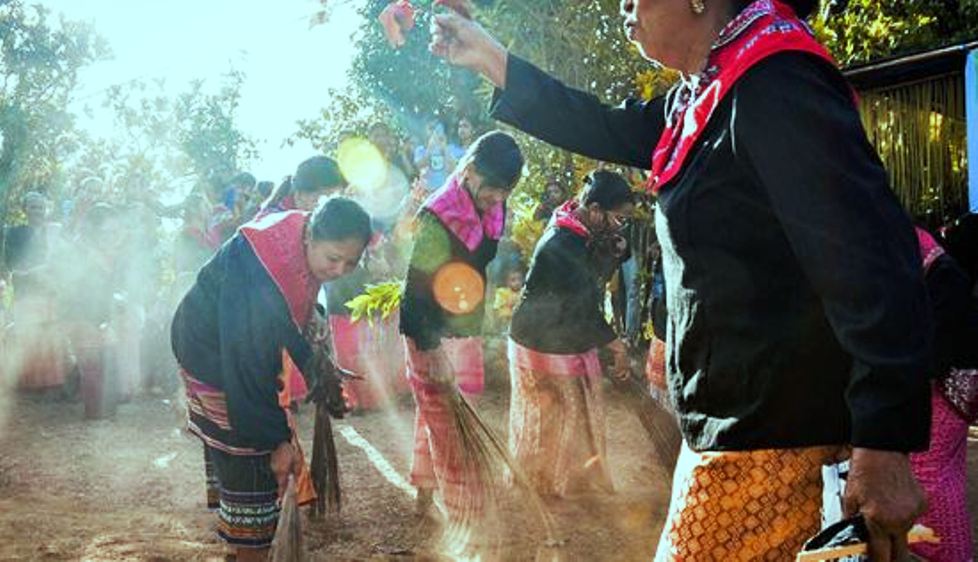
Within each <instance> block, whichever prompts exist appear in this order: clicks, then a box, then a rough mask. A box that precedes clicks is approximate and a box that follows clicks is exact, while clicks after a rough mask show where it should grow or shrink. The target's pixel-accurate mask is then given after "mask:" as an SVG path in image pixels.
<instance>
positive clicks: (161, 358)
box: [0, 117, 563, 417]
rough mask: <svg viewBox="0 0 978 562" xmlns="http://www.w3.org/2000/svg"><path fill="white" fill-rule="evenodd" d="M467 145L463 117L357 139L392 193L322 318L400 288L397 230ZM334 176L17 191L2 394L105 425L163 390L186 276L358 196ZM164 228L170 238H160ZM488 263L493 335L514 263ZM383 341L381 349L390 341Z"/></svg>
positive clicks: (4, 282) (0, 240)
mask: <svg viewBox="0 0 978 562" xmlns="http://www.w3.org/2000/svg"><path fill="white" fill-rule="evenodd" d="M475 137H476V130H475V127H474V125H473V122H472V121H471V120H470V119H469V118H467V117H461V118H459V119H458V120H457V121H455V123H454V126H452V127H448V126H446V124H445V123H444V122H443V121H440V120H438V119H432V120H431V121H430V122H429V123H428V125H427V126H426V128H425V131H424V135H423V139H422V138H421V137H405V136H401V135H398V134H397V133H395V132H394V131H393V130H392V129H391V128H390V127H389V126H387V125H386V124H383V123H376V124H374V125H373V126H372V127H370V129H369V131H368V134H367V138H368V140H369V141H370V142H371V143H372V144H373V145H374V146H375V147H376V148H377V150H378V151H379V152H380V154H381V155H382V156H383V157H384V159H385V160H386V162H387V165H388V167H389V173H388V176H389V177H391V178H396V181H394V179H392V180H391V183H392V184H395V185H394V186H393V188H392V189H393V191H390V190H388V191H384V192H383V196H384V197H385V198H386V199H389V200H385V201H384V204H383V205H382V206H381V207H382V211H383V212H377V213H373V214H374V215H375V230H376V234H375V241H374V243H373V244H372V247H371V251H370V257H369V259H367V260H365V263H364V265H363V266H362V267H361V271H359V272H358V274H357V275H354V276H352V277H351V279H349V280H347V282H346V283H345V285H344V286H342V287H336V288H335V290H334V295H333V298H331V299H326V298H325V294H324V295H323V299H322V300H323V302H324V304H326V302H327V300H329V301H330V302H331V303H332V307H331V311H330V312H331V313H332V314H334V315H337V316H349V310H348V308H347V307H346V306H345V303H346V302H348V301H349V299H351V298H353V297H355V296H357V295H358V294H360V293H361V292H362V291H363V289H364V288H365V287H366V286H367V285H368V284H370V283H378V282H383V281H389V280H393V279H397V278H399V276H403V273H404V270H405V268H406V263H405V259H406V256H407V252H408V251H409V246H410V238H411V232H410V222H411V221H410V219H411V218H412V217H413V214H414V212H415V211H416V210H417V208H418V206H419V205H420V204H421V202H422V201H423V200H424V199H425V198H426V197H427V196H428V194H430V193H432V192H433V191H435V190H436V189H438V188H439V187H440V186H441V184H442V183H443V182H444V181H445V180H446V178H447V177H448V176H449V174H450V173H451V172H452V170H453V169H454V167H455V164H456V163H457V161H458V159H459V158H460V157H461V155H462V153H463V152H464V150H465V147H466V146H467V145H468V144H469V143H470V142H471V141H472V140H473V139H474V138H475ZM327 161H328V162H327ZM334 164H335V163H334V161H333V160H332V159H329V158H324V157H314V158H311V159H309V160H308V161H306V162H303V163H302V164H301V165H300V166H299V168H298V169H297V170H296V172H295V173H294V174H293V175H291V176H289V177H288V178H286V180H285V181H283V182H271V181H257V179H256V178H255V177H254V176H253V175H252V174H250V173H248V172H243V171H242V172H238V173H235V174H233V175H232V176H231V177H229V178H226V179H224V180H223V181H219V182H215V183H214V184H213V185H208V186H207V187H198V188H195V189H193V190H192V192H191V193H190V195H188V196H187V197H186V198H185V199H184V200H183V201H182V202H181V203H179V204H177V205H172V206H166V205H162V204H160V203H159V202H158V201H156V200H155V196H154V195H152V194H151V193H147V192H145V191H142V192H141V193H140V195H134V196H127V195H125V194H120V193H118V192H113V193H111V194H110V193H105V192H103V190H102V189H101V186H97V185H93V184H92V183H91V182H89V183H86V184H84V185H82V186H79V187H77V188H76V189H75V190H74V191H70V192H69V193H67V194H62V197H61V198H60V199H59V200H53V199H52V198H51V197H49V196H48V194H47V193H45V190H44V189H43V188H38V189H36V190H33V191H29V192H28V193H26V194H25V195H24V196H23V197H22V198H21V200H20V201H18V202H17V203H18V205H15V207H16V209H15V210H14V211H13V212H11V213H9V214H8V221H7V224H5V225H4V229H3V231H2V237H0V244H2V245H0V249H2V252H0V257H2V260H0V345H2V348H3V350H4V353H3V355H4V357H5V360H4V362H3V363H4V364H3V379H2V381H3V383H4V384H6V385H16V386H18V387H19V388H21V389H24V390H35V391H40V392H43V393H46V394H50V395H53V396H55V397H76V396H78V395H79V394H81V397H82V398H83V399H85V400H86V412H87V413H88V414H89V415H91V416H93V417H99V416H102V415H106V414H110V413H111V411H112V409H113V407H114V404H116V403H118V402H119V401H122V400H125V399H127V398H128V397H130V396H132V395H134V394H136V393H139V392H147V391H152V392H164V393H169V392H172V391H173V390H175V389H176V387H177V379H176V375H175V371H176V365H175V364H174V362H173V360H172V358H171V353H170V350H169V346H168V344H167V342H168V340H169V338H168V333H167V330H168V323H169V320H170V315H171V314H172V311H173V307H174V306H175V304H176V303H177V302H178V301H179V298H180V296H181V295H182V293H183V291H185V290H186V288H187V287H189V286H190V284H192V282H193V279H194V277H195V274H196V272H197V270H198V269H199V268H200V267H201V266H202V265H203V264H204V263H205V262H206V261H207V260H208V259H209V258H210V257H211V256H212V255H213V254H214V252H215V251H216V250H217V249H218V248H219V247H220V245H221V244H222V243H223V242H224V241H225V240H227V239H228V238H229V237H230V236H231V235H232V234H233V233H234V232H235V230H236V229H237V228H238V227H239V226H240V225H242V224H244V223H245V222H248V221H250V220H253V219H255V218H256V217H260V216H262V215H263V214H268V213H270V212H274V211H276V210H286V209H291V208H298V209H311V208H312V207H314V206H315V204H316V202H317V201H318V200H319V198H320V197H322V196H324V195H329V194H332V193H338V192H340V191H343V192H344V193H347V194H350V195H351V196H353V197H359V196H368V195H369V194H365V193H362V188H360V187H359V186H356V185H348V183H347V182H346V180H345V179H344V178H343V177H342V173H341V172H340V170H338V169H334V168H331V167H330V166H334ZM304 178H305V179H308V178H313V179H312V180H310V181H311V183H310V181H306V184H309V185H312V184H320V183H323V182H325V183H330V182H331V181H332V182H333V183H334V184H335V185H334V186H332V187H331V188H330V189H328V190H323V189H320V188H321V187H322V186H319V185H317V186H314V188H310V189H309V190H308V191H303V190H304V189H306V188H305V187H304V184H303V181H304ZM330 178H335V179H334V180H331V179H330ZM133 187H134V188H142V187H143V186H133ZM133 191H136V189H134V190H133ZM547 195H548V197H546V198H545V201H544V202H543V203H542V204H541V205H540V211H538V216H537V217H536V218H538V219H540V220H545V219H546V218H547V217H548V216H549V213H550V212H552V210H553V208H555V207H556V204H557V203H558V202H559V200H560V199H562V198H563V192H562V190H561V189H560V186H559V184H557V183H556V180H555V181H553V182H551V187H549V188H548V192H547ZM164 220H167V221H168V223H169V224H171V225H173V224H179V226H178V227H177V228H176V230H175V231H173V229H172V228H169V229H164V227H163V221H164ZM164 230H166V232H164ZM499 263H500V265H499V266H498V267H497V268H496V269H497V274H496V275H495V279H493V281H494V282H495V283H496V284H498V286H499V291H498V292H497V294H496V298H495V299H494V302H492V303H489V304H491V305H492V309H493V310H494V311H495V312H496V315H495V318H494V320H493V327H494V328H495V329H496V330H497V331H502V330H504V329H505V326H506V323H507V321H508V316H509V315H510V314H511V310H512V307H513V305H514V304H515V295H516V293H517V292H518V289H519V282H520V280H521V279H522V277H521V271H522V268H523V264H522V257H521V256H520V255H519V253H518V251H517V250H515V249H511V250H509V251H508V252H507V251H504V252H503V255H502V256H501V257H500V260H499ZM324 293H325V291H324ZM388 324H389V325H390V326H392V327H393V326H396V322H393V323H391V322H388ZM390 329H391V330H394V328H390ZM387 335H388V336H391V337H390V338H386V337H385V338H381V339H395V340H396V339H397V338H396V337H394V335H392V334H387ZM370 337H372V336H370ZM359 339H361V340H362V339H364V337H363V336H362V335H361V337H360V338H359ZM355 351H356V350H355ZM354 355H356V353H354Z"/></svg>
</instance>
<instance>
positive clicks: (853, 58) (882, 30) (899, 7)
mask: <svg viewBox="0 0 978 562" xmlns="http://www.w3.org/2000/svg"><path fill="white" fill-rule="evenodd" d="M812 25H813V27H814V29H815V31H816V33H817V34H818V36H819V38H820V39H821V40H822V41H823V42H824V43H825V45H826V46H827V47H828V48H829V50H830V51H832V54H833V55H834V56H835V57H836V59H837V60H838V61H839V62H840V63H841V64H843V65H849V64H854V63H860V62H867V61H870V60H873V59H877V58H881V57H886V56H889V55H893V54H900V53H905V52H908V51H915V50H924V49H931V48H935V47H939V46H941V45H946V44H950V43H954V42H957V41H962V40H967V39H975V38H978V1H976V0H960V1H959V0H911V1H907V0H846V1H844V2H842V3H840V4H837V3H836V2H833V1H823V4H822V10H821V11H820V12H819V14H818V15H817V16H816V17H814V18H813V21H812Z"/></svg>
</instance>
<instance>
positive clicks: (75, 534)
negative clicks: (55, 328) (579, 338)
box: [0, 384, 978, 561]
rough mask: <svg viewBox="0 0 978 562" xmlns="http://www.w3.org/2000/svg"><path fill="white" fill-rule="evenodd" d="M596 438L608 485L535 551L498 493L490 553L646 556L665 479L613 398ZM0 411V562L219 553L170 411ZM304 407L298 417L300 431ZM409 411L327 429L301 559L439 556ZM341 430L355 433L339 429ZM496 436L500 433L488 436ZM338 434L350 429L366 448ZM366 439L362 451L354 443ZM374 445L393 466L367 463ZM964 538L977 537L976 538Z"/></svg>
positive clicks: (500, 394) (512, 505) (535, 532)
mask: <svg viewBox="0 0 978 562" xmlns="http://www.w3.org/2000/svg"><path fill="white" fill-rule="evenodd" d="M607 396H608V403H609V416H608V438H609V440H608V447H609V454H610V457H611V458H610V461H611V466H612V469H613V476H614V479H615V484H616V490H617V493H616V494H614V495H612V496H604V497H587V498H577V499H575V500H562V501H551V502H549V503H548V504H547V507H548V509H549V510H550V512H551V513H552V515H553V517H554V521H555V529H556V533H555V535H556V536H555V537H554V538H555V539H557V540H556V543H555V544H556V546H554V543H550V545H549V546H547V543H546V541H545V536H544V532H543V530H542V527H541V525H540V523H539V518H538V517H536V516H534V514H533V512H532V510H531V509H530V508H529V507H527V505H526V502H525V501H524V500H525V495H520V494H513V495H511V496H509V497H505V498H503V502H502V509H503V517H502V518H501V519H502V520H503V529H502V530H501V532H500V533H499V536H500V537H501V544H500V545H499V550H498V551H497V554H496V556H494V557H492V559H499V560H542V559H546V560H551V561H578V560H602V561H604V560H608V561H618V560H620V561H631V560H650V559H651V557H652V554H653V551H654V548H655V544H656V541H657V539H658V535H659V532H660V527H661V525H662V522H663V519H664V517H665V512H666V508H667V504H668V489H667V485H666V477H665V475H664V474H663V473H662V472H661V471H660V470H659V469H658V468H657V467H656V465H655V463H654V462H653V460H652V456H651V453H650V452H649V450H648V440H647V438H646V436H645V434H644V432H643V431H642V429H641V427H640V426H639V424H638V422H637V421H636V420H635V419H634V418H633V416H632V415H631V414H630V413H629V412H628V411H627V410H625V408H624V406H623V405H622V401H621V400H619V399H618V397H616V396H615V395H614V394H613V393H610V392H609V393H608V394H607ZM8 398H9V400H8V401H7V402H6V404H5V407H2V408H0V409H2V410H3V413H4V414H6V415H5V416H3V418H2V419H0V424H2V425H0V560H92V561H100V560H104V561H119V560H151V561H164V560H223V559H224V547H223V545H222V544H221V543H220V542H219V540H218V539H217V538H216V536H215V535H214V532H213V529H214V525H215V521H216V516H215V515H214V514H212V513H210V512H208V511H207V510H206V509H205V507H204V477H203V460H202V449H201V445H200V443H199V442H198V441H197V440H196V439H195V438H193V437H191V436H189V435H187V434H186V433H184V432H183V431H182V429H181V428H182V427H183V417H182V413H180V412H179V407H178V406H177V405H176V404H175V403H173V402H172V401H171V400H168V399H166V398H163V397H143V398H140V399H137V400H135V401H133V402H131V403H128V404H123V405H121V406H120V407H119V410H118V412H117V413H116V415H115V417H114V418H112V419H108V420H100V421H85V420H83V419H82V405H81V404H80V403H78V402H73V401H69V400H64V399H59V398H52V397H44V396H38V395H28V394H16V395H14V396H10V397H8ZM507 406H508V404H507V389H506V388H505V386H504V385H500V384H497V385H495V387H490V389H489V390H488V391H487V395H486V397H485V398H484V399H483V400H482V401H481V402H480V403H479V404H478V410H479V411H480V413H481V414H482V415H483V417H484V418H485V419H486V420H488V421H489V422H490V424H491V425H493V426H494V427H495V428H496V429H497V430H498V431H499V432H502V431H503V430H504V427H505V420H506V417H505V416H506V412H507ZM311 416H312V413H311V409H310V408H306V409H304V411H302V412H301V413H300V429H301V434H302V435H303V436H304V437H305V438H306V439H305V441H306V451H307V452H308V451H309V450H310V449H309V445H308V438H309V437H310V436H311V433H312V432H311V423H312V419H311ZM412 419H413V412H412V410H411V401H410V398H407V400H405V401H404V404H402V405H401V406H399V407H392V408H389V409H386V410H383V411H377V412H371V413H366V414H362V415H357V416H353V417H350V418H349V419H347V420H343V421H340V422H336V423H335V424H334V433H335V435H336V442H337V446H338V450H339V459H340V472H341V483H342V491H343V494H344V504H343V509H342V512H341V514H340V515H339V516H335V517H327V518H326V519H320V520H315V521H311V520H308V518H306V521H305V523H306V525H305V530H306V546H307V549H308V551H309V552H310V560H396V561H407V560H444V559H447V557H446V556H444V555H443V554H440V551H439V545H438V542H437V538H438V537H439V536H440V534H439V533H438V528H437V524H435V523H433V522H432V521H430V520H428V519H423V518H419V517H418V516H416V515H415V514H414V509H413V508H414V503H413V499H412V498H411V497H410V496H409V495H408V493H407V492H406V491H405V489H404V483H403V482H400V487H399V486H398V485H397V482H396V481H397V479H398V476H399V477H400V478H404V479H406V475H407V472H408V467H409V460H410V446H411V441H412V437H411V432H412ZM344 428H352V429H353V430H355V432H350V431H349V429H344ZM501 434H502V433H501ZM344 435H359V436H360V437H362V438H363V440H364V441H366V442H367V443H369V446H368V447H367V448H364V447H363V441H360V442H359V444H360V446H354V445H353V444H351V441H350V440H348V439H347V438H346V437H344ZM371 447H372V448H374V449H375V451H374V453H373V458H371V455H370V454H368V453H367V452H366V451H367V450H369V449H370V448H371ZM976 447H978V442H972V443H969V449H972V451H971V454H970V459H969V469H970V471H969V474H970V478H971V484H972V485H971V487H970V489H969V496H970V502H971V505H978V486H976V484H978V482H976V480H978V471H976V470H974V469H975V466H974V465H975V464H978V454H976V451H975V450H974V449H975V448H976ZM378 453H379V455H380V457H382V458H383V459H382V461H381V463H382V462H383V460H386V461H387V462H388V463H389V465H390V466H391V467H392V468H393V472H394V473H396V475H395V477H394V478H393V480H394V482H392V479H391V478H388V477H385V476H384V475H383V473H382V470H380V469H378V464H377V458H378V456H377V455H378ZM976 536H978V533H976Z"/></svg>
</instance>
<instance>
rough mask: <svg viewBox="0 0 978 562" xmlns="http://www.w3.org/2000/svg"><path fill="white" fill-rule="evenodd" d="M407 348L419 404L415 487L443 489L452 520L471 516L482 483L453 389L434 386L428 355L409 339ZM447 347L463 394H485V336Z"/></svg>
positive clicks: (452, 341)
mask: <svg viewBox="0 0 978 562" xmlns="http://www.w3.org/2000/svg"><path fill="white" fill-rule="evenodd" d="M405 345H406V347H407V364H408V380H409V382H410V384H411V391H412V393H413V394H414V400H415V403H416V405H417V407H416V410H415V424H414V458H413V460H412V464H411V477H410V480H411V484H412V485H414V486H415V487H417V488H425V489H433V490H438V491H439V492H440V493H441V498H442V501H443V502H444V505H445V508H446V509H447V510H448V512H449V516H456V515H460V514H462V512H465V515H471V514H472V512H473V511H478V510H479V509H480V506H481V498H482V494H483V489H482V482H481V479H480V477H479V475H478V474H476V473H475V472H474V471H472V470H471V468H468V469H467V468H466V463H465V462H464V458H463V456H462V455H464V454H465V452H464V451H463V450H462V449H463V448H462V441H461V437H460V435H459V433H458V427H457V425H456V418H455V414H454V410H453V408H454V405H453V400H455V399H456V398H455V397H454V395H453V393H454V392H456V391H455V390H454V389H451V388H446V387H445V386H443V385H441V384H438V383H436V382H434V381H433V380H432V378H431V376H430V371H429V366H428V363H427V360H426V358H425V357H424V355H423V354H422V353H421V352H419V351H418V349H417V348H416V347H415V345H414V342H413V341H412V340H411V339H410V338H405ZM442 346H443V350H444V351H445V353H446V354H447V355H448V358H449V361H450V362H451V364H452V367H453V368H454V369H455V373H456V384H457V386H458V389H459V390H461V391H462V393H463V394H467V391H475V390H478V391H479V392H481V390H482V338H457V339H443V340H442Z"/></svg>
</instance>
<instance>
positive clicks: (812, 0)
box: [737, 0, 818, 19]
mask: <svg viewBox="0 0 978 562" xmlns="http://www.w3.org/2000/svg"><path fill="white" fill-rule="evenodd" d="M783 2H784V3H785V4H787V5H789V6H791V8H792V9H793V10H794V11H795V15H797V16H798V17H799V18H801V19H807V18H808V16H810V15H812V12H814V11H815V8H816V7H818V0H783ZM753 3H754V0H737V12H738V13H739V12H741V11H743V9H744V8H746V7H747V6H750V5H751V4H753Z"/></svg>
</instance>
